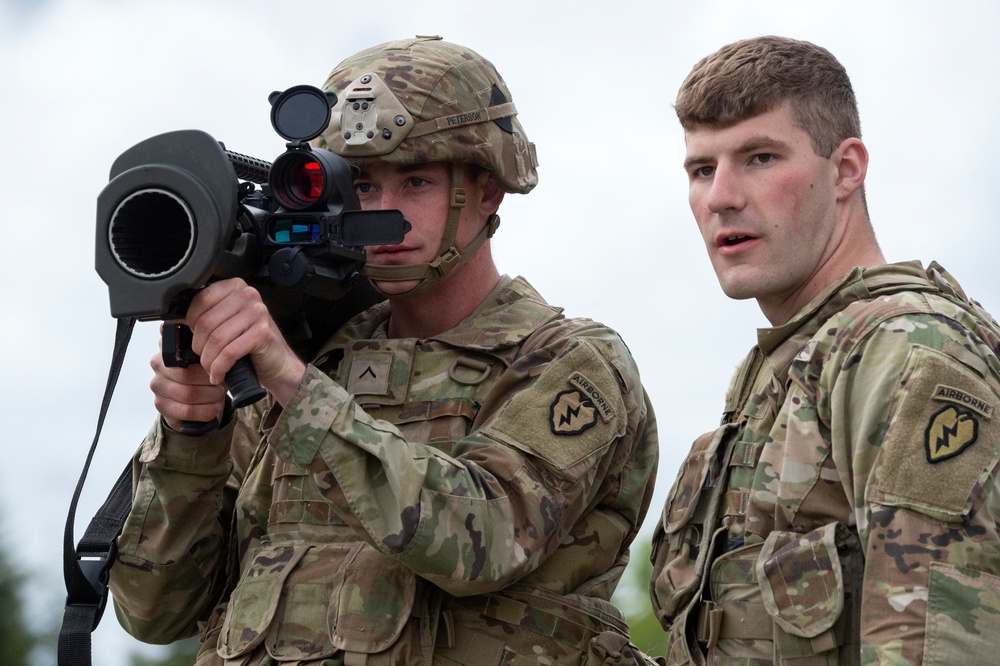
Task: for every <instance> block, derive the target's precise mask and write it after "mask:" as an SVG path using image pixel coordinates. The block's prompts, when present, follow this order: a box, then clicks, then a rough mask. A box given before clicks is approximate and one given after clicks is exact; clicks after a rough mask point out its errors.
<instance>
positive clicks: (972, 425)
mask: <svg viewBox="0 0 1000 666" xmlns="http://www.w3.org/2000/svg"><path fill="white" fill-rule="evenodd" d="M978 437H979V420H978V419H977V418H976V415H975V414H973V413H972V412H971V411H969V410H967V409H963V408H961V407H955V406H953V405H949V406H947V407H944V408H943V409H941V410H939V411H938V412H936V413H935V414H934V415H933V416H932V417H931V420H930V423H928V424H927V430H926V433H925V436H924V447H925V449H926V453H927V462H929V463H931V464H934V463H939V462H941V461H942V460H947V459H948V458H954V457H955V456H957V455H958V454H960V453H961V452H962V451H964V450H965V449H967V448H969V447H970V446H972V444H973V443H974V442H975V441H976V439H977V438H978Z"/></svg>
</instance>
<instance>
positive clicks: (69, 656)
mask: <svg viewBox="0 0 1000 666" xmlns="http://www.w3.org/2000/svg"><path fill="white" fill-rule="evenodd" d="M134 327H135V318H134V317H124V318H121V319H119V320H118V330H117V332H116V333H115V349H114V353H113V355H112V358H111V370H110V372H109V373H108V383H107V385H106V386H105V388H104V400H103V401H102V403H101V413H100V415H99V416H98V419H97V432H96V433H95V434H94V442H93V443H92V444H91V445H90V452H89V453H88V454H87V461H86V462H85V463H84V465H83V473H82V474H81V475H80V480H79V481H78V482H77V484H76V490H75V491H74V493H73V500H72V502H71V503H70V507H69V516H68V517H67V519H66V531H65V534H64V541H63V577H64V578H65V580H66V610H65V613H64V615H63V622H62V628H61V629H60V630H59V666H90V664H91V638H90V634H91V633H92V632H93V631H94V629H96V628H97V625H98V623H99V622H100V621H101V615H103V613H104V607H105V605H106V604H107V599H108V575H109V572H110V570H111V565H112V563H113V562H114V560H115V555H116V548H115V539H116V538H117V536H118V533H119V532H121V528H122V525H123V524H124V523H125V517H126V516H127V515H128V512H129V509H130V508H131V506H132V464H131V461H129V464H128V465H127V466H126V467H125V470H124V471H123V472H122V474H121V476H119V477H118V481H117V482H115V485H114V488H113V489H112V490H111V493H110V494H109V495H108V498H107V499H106V500H105V501H104V504H103V505H102V506H101V508H100V509H99V510H98V512H97V514H96V515H95V516H94V517H93V519H92V520H91V521H90V525H89V526H88V527H87V531H86V532H85V533H84V535H83V538H82V539H80V543H79V545H78V546H77V547H76V548H74V547H73V527H74V525H75V522H76V506H77V503H78V502H79V500H80V494H81V492H82V490H83V484H84V481H86V479H87V472H88V471H89V470H90V463H91V461H92V460H93V458H94V451H95V450H96V449H97V441H98V440H99V439H100V437H101V428H102V427H103V426H104V417H105V416H106V415H107V412H108V406H109V405H110V404H111V396H112V394H113V393H114V390H115V384H116V383H117V382H118V375H119V374H120V373H121V369H122V363H123V362H124V360H125V350H126V349H127V347H128V342H129V338H131V337H132V329H133V328H134Z"/></svg>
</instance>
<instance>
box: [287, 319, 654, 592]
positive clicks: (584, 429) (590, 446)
mask: <svg viewBox="0 0 1000 666" xmlns="http://www.w3.org/2000/svg"><path fill="white" fill-rule="evenodd" d="M602 330H603V331H604V333H594V334H588V335H586V336H580V335H577V336H571V337H568V338H563V339H560V340H550V341H549V342H548V343H546V346H545V348H544V349H535V350H533V352H532V354H525V357H523V358H522V361H521V362H522V363H523V364H524V368H523V369H522V370H523V371H518V368H517V366H518V364H519V363H518V362H515V364H514V366H515V367H514V368H511V369H508V371H507V372H506V374H505V375H504V378H502V379H501V380H500V381H498V382H497V387H496V390H495V392H494V393H495V396H494V397H493V398H491V399H490V400H489V403H491V405H492V406H490V407H488V408H487V407H484V410H489V409H492V410H494V411H492V412H491V416H489V417H488V420H487V421H486V422H485V423H483V427H480V428H478V429H473V430H472V432H471V433H470V434H468V435H467V436H466V437H464V438H462V439H459V440H457V441H454V442H450V443H449V444H448V445H447V446H443V445H442V443H440V442H436V443H435V445H434V446H430V445H427V444H425V443H421V442H415V441H407V439H406V438H405V437H404V436H403V434H402V433H401V432H400V430H399V429H397V428H396V427H394V426H393V425H392V424H390V423H388V422H385V421H380V420H376V419H373V418H372V417H371V416H369V415H368V414H367V413H366V412H365V411H364V410H363V409H361V408H360V407H359V406H358V405H357V404H356V403H355V402H353V401H352V399H351V396H349V395H348V394H347V393H346V392H345V390H344V389H343V388H341V386H340V385H338V384H337V383H336V382H334V381H333V380H332V379H330V378H329V377H328V376H327V375H325V374H323V373H322V372H320V371H319V370H317V369H315V368H312V367H310V368H309V369H308V371H307V373H306V376H305V378H304V380H303V382H302V383H301V385H300V387H299V389H298V392H297V393H296V395H295V396H293V398H292V400H291V401H290V402H289V404H288V405H287V406H286V409H285V411H284V413H283V414H282V416H281V417H280V418H279V419H278V421H277V423H276V424H275V427H274V430H273V431H272V432H271V433H270V436H269V443H270V446H271V447H273V448H274V449H275V452H276V454H277V455H278V457H279V458H281V459H283V460H285V461H286V462H291V463H295V464H298V465H302V466H306V467H308V468H309V469H310V471H311V473H312V475H313V477H314V478H315V479H321V480H322V481H319V482H318V483H319V484H320V486H321V490H322V492H323V493H324V494H325V496H326V497H327V499H328V500H329V501H331V502H332V503H333V505H334V507H335V510H337V511H339V512H340V513H341V514H342V518H343V520H344V521H345V522H346V523H348V524H349V525H351V526H352V527H353V528H354V529H355V530H356V531H357V532H358V533H360V534H362V535H363V536H364V537H365V538H366V540H368V541H369V542H370V543H371V544H372V545H373V546H374V547H376V548H378V549H379V550H380V551H382V552H383V553H385V554H387V555H389V556H391V557H394V558H396V559H397V560H398V561H400V562H401V563H402V564H403V565H404V566H406V567H407V568H409V569H410V570H412V571H414V572H415V573H417V574H418V575H420V576H422V577H423V578H425V579H427V580H429V581H431V582H432V583H434V584H435V585H437V586H439V587H441V588H443V589H445V590H446V591H448V592H450V593H452V594H455V595H458V596H464V595H471V594H481V593H485V592H489V591H493V590H496V589H500V588H502V587H504V586H506V585H507V584H509V583H511V582H512V581H515V580H518V579H520V578H522V577H523V576H525V575H526V574H528V573H530V572H532V571H535V570H537V568H538V567H539V566H540V565H541V564H542V563H543V562H544V561H545V560H546V558H547V557H549V556H550V555H551V554H552V553H553V552H554V551H555V550H556V549H557V548H558V547H559V546H560V544H561V543H562V542H563V540H564V539H566V538H567V536H568V535H569V534H570V532H571V530H572V529H573V528H574V526H575V525H577V524H578V523H579V522H580V521H581V518H582V517H584V516H587V515H590V514H591V513H592V512H593V510H594V507H595V506H596V505H597V504H598V503H599V502H600V501H601V500H602V498H603V497H604V496H605V495H606V494H610V493H612V489H615V490H614V491H613V492H620V493H622V494H623V495H624V494H625V493H630V494H633V495H635V496H636V499H634V501H633V500H631V499H630V501H629V502H623V504H626V505H629V506H630V507H631V508H630V509H622V510H621V513H616V515H614V516H610V517H608V519H607V520H602V521H601V522H600V525H602V527H600V528H599V529H600V530H604V531H605V533H600V532H598V528H594V529H592V531H591V533H590V534H588V536H590V537H593V538H601V537H603V538H606V539H607V541H608V543H609V544H610V550H611V552H613V553H615V557H617V553H618V551H619V549H620V548H623V547H624V546H625V545H627V543H628V540H630V539H631V538H632V537H633V536H634V531H635V526H636V524H637V523H638V521H639V520H641V515H642V512H643V511H644V510H645V505H644V503H643V502H648V485H649V484H650V483H651V477H652V474H653V472H654V470H655V460H656V452H655V436H652V435H650V437H649V438H648V439H644V440H643V441H644V442H646V441H649V442H652V443H653V449H654V450H652V451H648V450H647V451H643V452H642V455H641V456H640V455H637V454H634V450H633V449H634V448H638V445H637V443H636V441H635V440H636V439H637V433H641V432H642V428H643V426H644V423H645V420H646V414H647V407H646V403H645V400H644V395H643V392H642V388H641V385H640V384H639V382H638V378H637V373H636V371H635V367H634V364H633V361H632V359H631V356H630V355H629V354H628V352H627V350H626V349H625V348H624V344H623V343H621V341H620V339H619V338H618V337H617V336H616V335H614V334H613V333H611V334H609V332H608V331H607V329H602ZM522 351H523V350H522ZM550 352H551V353H550ZM539 358H545V359H548V360H546V361H545V362H544V363H540V362H538V359H539ZM497 405H499V406H497ZM650 432H653V428H652V418H651V415H650ZM445 451H447V453H445ZM633 466H634V467H635V468H636V469H634V470H633ZM644 494H645V495H647V496H646V497H645V499H644V500H643V499H642V498H643V495H644ZM594 524H595V525H597V524H598V523H594ZM610 542H614V543H613V544H612V543H610ZM601 547H602V548H604V547H607V546H606V545H602V546H601ZM581 552H582V551H581ZM601 571H602V572H603V571H606V569H601Z"/></svg>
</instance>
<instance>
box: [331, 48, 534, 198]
mask: <svg viewBox="0 0 1000 666" xmlns="http://www.w3.org/2000/svg"><path fill="white" fill-rule="evenodd" d="M323 88H324V90H326V91H328V92H333V93H336V95H337V104H336V106H334V107H333V114H332V117H331V119H330V125H329V127H327V129H326V131H325V132H324V133H323V135H322V136H321V137H319V138H318V139H316V146H317V147H320V148H326V149H327V150H330V151H332V152H334V153H337V154H338V155H340V156H342V157H344V158H346V159H348V160H350V161H351V162H353V163H355V164H358V165H359V166H361V167H364V166H365V164H366V163H367V164H371V163H379V162H382V163H390V164H415V163H422V162H462V163H472V164H478V165H479V166H481V167H484V168H486V169H488V170H490V171H492V172H493V174H494V175H495V176H496V177H497V179H498V180H499V182H500V185H501V187H502V188H503V189H504V191H506V192H517V193H520V194H525V193H527V192H529V191H530V190H531V189H532V188H533V187H534V186H535V184H536V183H537V182H538V174H537V172H536V171H535V166H536V165H537V162H536V159H535V147H534V144H532V143H530V142H529V141H528V139H527V137H526V136H525V134H524V129H523V128H522V127H521V123H520V122H518V120H517V118H516V117H515V116H516V113H517V111H516V109H515V108H514V104H513V102H512V100H511V96H510V91H509V90H508V89H507V85H506V83H504V81H503V79H502V78H501V77H500V74H499V73H498V72H497V70H496V68H495V67H493V64H492V63H490V62H489V61H488V60H486V59H485V58H483V57H482V56H481V55H479V54H478V53H476V52H475V51H472V50H471V49H468V48H465V47H464V46H459V45H457V44H452V43H449V42H445V41H442V40H441V38H440V37H417V38H415V39H407V40H400V41H395V42H388V43H385V44H380V45H378V46H374V47H372V48H370V49H366V50H364V51H361V52H360V53H358V54H356V55H354V56H352V57H350V58H348V59H347V60H345V61H343V62H342V63H340V64H339V65H337V67H336V68H335V69H334V70H333V72H332V73H331V74H330V76H329V77H327V80H326V83H325V84H324V86H323Z"/></svg>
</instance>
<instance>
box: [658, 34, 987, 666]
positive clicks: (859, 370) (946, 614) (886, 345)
mask: <svg viewBox="0 0 1000 666" xmlns="http://www.w3.org/2000/svg"><path fill="white" fill-rule="evenodd" d="M676 110H677V115H678V117H679V119H680V122H681V125H682V126H683V128H684V131H685V141H686V157H685V164H684V166H685V169H686V171H687V174H688V179H689V202H690V205H691V209H692V211H693V213H694V217H695V220H696V222H697V224H698V227H699V230H700V231H701V234H702V237H703V239H704V242H705V245H706V248H707V249H708V254H709V257H710V259H711V261H712V266H713V268H714V269H715V272H716V275H717V276H718V279H719V282H720V284H721V286H722V289H723V291H724V292H725V293H726V295H728V296H730V297H731V298H738V299H745V298H755V299H756V300H757V303H758V305H759V306H760V309H761V311H762V312H763V314H764V315H765V316H766V317H767V319H768V321H769V322H770V324H771V327H770V328H764V329H761V330H759V331H758V334H757V340H758V342H757V345H756V346H755V347H754V348H753V350H751V352H750V354H749V355H748V356H747V357H746V359H745V360H744V361H743V363H742V364H741V365H740V366H739V368H738V369H737V371H736V373H735V376H734V378H733V380H732V383H731V385H730V387H729V391H728V393H727V396H726V402H725V407H724V409H723V412H722V423H721V425H720V427H719V428H718V429H716V430H715V431H713V432H710V433H707V434H705V435H703V436H702V437H699V438H698V439H697V440H696V441H695V442H694V444H693V446H692V449H691V451H690V453H689V455H688V458H687V459H686V461H685V462H684V463H683V465H682V466H681V469H680V471H679V473H678V476H677V480H676V482H675V484H674V486H673V488H672V489H671V491H670V493H669V495H668V498H667V501H666V506H665V508H664V511H663V516H662V520H661V522H660V524H659V525H658V527H657V529H656V532H655V534H654V544H653V554H652V560H653V564H654V575H653V580H652V583H651V587H650V592H651V595H652V598H653V604H654V607H655V609H656V612H657V615H658V616H659V618H660V620H661V622H662V624H663V626H664V627H665V628H666V630H667V631H668V632H669V661H670V663H674V664H707V663H711V664H771V663H794V664H799V663H801V664H857V663H864V664H874V663H880V664H881V663H892V664H904V663H905V664H919V663H924V664H930V663H934V664H956V663H966V664H972V663H976V664H981V663H995V661H996V658H997V657H996V647H995V646H996V641H997V638H996V637H997V636H998V635H1000V534H998V521H1000V481H998V476H997V468H998V465H1000V417H998V416H997V415H996V413H995V412H996V409H997V408H998V407H1000V358H998V356H997V354H998V351H1000V327H998V326H997V324H996V322H995V321H994V320H993V318H992V317H991V316H990V315H989V314H988V313H986V312H985V311H984V310H983V309H982V308H981V307H980V306H979V305H978V304H977V303H976V302H974V301H972V300H970V299H969V298H968V297H966V295H965V293H964V292H963V291H962V289H961V287H959V285H958V283H957V282H956V281H955V280H954V278H952V276H951V275H949V274H948V273H947V272H946V271H945V270H944V269H943V268H942V267H941V266H939V265H937V264H936V263H932V264H930V265H929V267H926V268H925V267H924V266H923V265H921V264H920V263H919V262H916V261H914V262H908V263H898V264H887V263H886V262H885V259H884V258H883V255H882V252H881V250H880V248H879V245H878V243H877V242H876V239H875V234H874V232H873V229H872V224H871V221H870V219H869V215H868V210H867V205H866V203H865V196H864V189H863V186H864V180H865V174H866V170H867V166H868V152H867V150H866V148H865V146H864V144H863V143H862V141H861V131H860V123H859V121H858V111H857V104H856V101H855V95H854V92H853V90H852V87H851V83H850V80H849V79H848V76H847V73H846V72H845V70H844V68H843V66H842V65H841V64H840V63H839V62H838V61H837V60H836V59H835V58H834V57H833V56H832V55H831V54H830V53H829V52H828V51H827V50H825V49H823V48H820V47H818V46H816V45H814V44H810V43H808V42H803V41H796V40H792V39H786V38H781V37H761V38H756V39H748V40H744V41H739V42H736V43H734V44H730V45H728V46H725V47H723V48H722V49H720V50H719V51H717V52H716V53H714V54H712V55H710V56H708V57H706V58H705V59H703V60H702V61H701V62H699V63H698V64H697V65H696V66H695V67H694V69H693V70H692V71H691V73H690V74H689V75H688V77H687V78H686V79H685V81H684V83H683V84H682V86H681V88H680V92H679V93H678V96H677V101H676Z"/></svg>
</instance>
